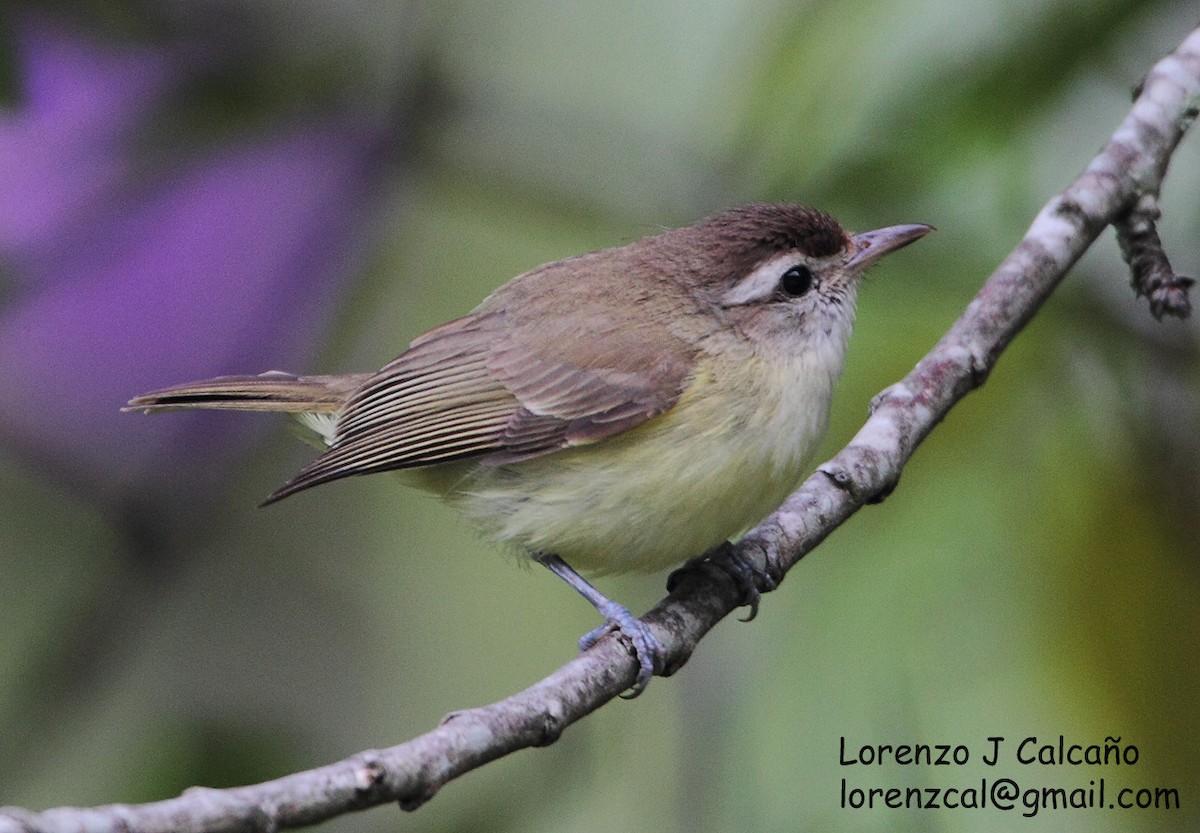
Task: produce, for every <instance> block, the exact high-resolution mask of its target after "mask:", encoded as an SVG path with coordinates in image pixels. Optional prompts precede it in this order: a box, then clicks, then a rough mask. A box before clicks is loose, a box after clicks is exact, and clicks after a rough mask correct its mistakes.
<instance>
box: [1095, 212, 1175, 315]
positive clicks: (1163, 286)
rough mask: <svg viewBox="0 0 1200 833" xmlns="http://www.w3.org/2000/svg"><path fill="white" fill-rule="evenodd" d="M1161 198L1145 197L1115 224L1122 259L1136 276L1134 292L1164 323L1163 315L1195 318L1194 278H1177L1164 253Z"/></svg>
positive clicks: (1134, 277)
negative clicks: (1159, 222) (1190, 293)
mask: <svg viewBox="0 0 1200 833" xmlns="http://www.w3.org/2000/svg"><path fill="white" fill-rule="evenodd" d="M1159 214H1160V211H1159V208H1158V198H1157V197H1156V196H1155V195H1154V194H1143V195H1142V198H1141V199H1139V200H1138V201H1137V204H1135V205H1134V206H1133V207H1132V208H1131V209H1129V211H1128V212H1127V213H1126V214H1123V215H1122V216H1120V217H1118V218H1117V219H1116V220H1115V221H1114V222H1113V227H1114V228H1115V229H1116V230H1117V242H1119V243H1120V244H1121V255H1122V256H1123V257H1124V258H1125V262H1126V263H1128V264H1129V271H1130V272H1131V273H1132V275H1133V280H1132V283H1133V291H1134V292H1136V293H1137V294H1138V295H1145V296H1146V298H1148V299H1149V301H1150V314H1151V315H1153V316H1154V317H1155V318H1157V319H1158V320H1159V321H1161V320H1162V317H1163V316H1164V315H1174V316H1175V317H1177V318H1187V317H1188V316H1189V315H1191V314H1192V302H1191V301H1190V300H1189V299H1188V289H1189V288H1190V287H1191V285H1192V284H1194V283H1195V282H1196V281H1195V279H1194V278H1188V277H1184V276H1183V275H1177V274H1175V270H1174V269H1172V268H1171V262H1170V261H1169V260H1167V253H1166V252H1165V251H1163V245H1162V241H1161V240H1160V239H1159V238H1158V229H1157V228H1156V227H1155V223H1156V222H1157V220H1158V218H1159Z"/></svg>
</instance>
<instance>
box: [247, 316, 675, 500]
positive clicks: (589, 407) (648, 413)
mask: <svg viewBox="0 0 1200 833" xmlns="http://www.w3.org/2000/svg"><path fill="white" fill-rule="evenodd" d="M506 315H508V313H505V312H503V311H497V312H480V313H478V314H475V315H470V316H467V317H465V318H461V319H458V320H456V321H452V322H450V323H449V324H446V325H443V326H441V327H438V328H437V329H435V330H432V331H430V332H428V333H426V334H425V335H423V336H421V337H420V338H418V339H417V340H416V341H414V342H413V344H412V346H411V347H410V349H409V350H408V351H407V352H406V353H404V354H402V355H401V356H399V357H398V358H396V359H395V360H394V361H392V362H391V363H390V364H388V365H387V366H386V367H384V368H383V369H382V370H380V371H379V372H378V373H377V374H375V375H374V376H373V377H371V378H370V379H368V380H367V381H366V382H365V384H363V385H362V387H361V388H359V390H358V391H357V392H355V393H354V394H353V395H352V396H351V397H350V398H349V399H348V400H347V402H346V404H345V406H344V407H343V409H342V410H341V412H340V413H339V415H338V419H337V425H336V429H335V432H334V436H333V439H332V443H331V446H330V448H329V450H328V451H326V452H325V453H324V454H322V455H321V456H320V457H318V458H317V459H316V460H314V461H313V462H312V463H311V464H310V465H309V466H307V467H306V468H305V469H304V470H302V471H301V472H300V473H299V474H298V475H297V476H296V477H295V478H293V479H292V480H291V481H289V482H288V483H287V484H285V485H284V486H283V487H282V488H280V489H279V490H278V491H276V492H275V493H274V494H272V495H271V496H270V497H269V498H268V499H267V502H272V501H275V500H279V499H280V498H283V497H286V496H287V495H289V494H292V493H293V492H296V491H299V490H301V489H306V488H308V487H310V486H315V485H317V484H318V483H324V482H327V481H329V480H335V479H337V478H341V477H347V476H350V475H355V474H367V473H370V472H378V471H386V470H390V469H402V468H411V467H415V466H426V465H432V464H435V463H443V462H449V461H452V460H461V459H466V458H476V459H478V460H479V461H480V462H481V463H483V464H485V465H497V464H503V463H508V462H514V461H517V460H523V459H528V458H531V457H537V456H539V455H542V454H547V453H550V452H553V451H556V450H558V449H561V448H565V447H568V446H572V445H579V444H582V443H587V442H594V441H597V440H601V439H604V438H605V437H609V436H612V435H613V434H616V433H619V432H621V431H625V430H627V429H629V428H632V427H633V426H635V425H638V424H639V423H642V422H644V421H645V420H647V419H650V418H651V417H653V416H655V415H657V414H660V413H663V412H664V411H666V410H667V409H669V408H670V407H671V406H672V405H674V404H675V402H676V401H677V400H678V398H679V395H680V393H681V392H682V390H683V387H684V386H685V384H686V381H687V377H688V373H689V371H690V367H691V361H690V350H691V348H690V347H689V346H688V345H686V344H685V343H684V342H682V341H681V340H679V339H677V338H676V337H675V336H673V335H671V334H670V332H669V331H668V330H667V329H666V328H665V327H663V326H662V325H659V324H653V323H645V322H642V323H638V324H636V325H633V326H628V325H625V326H622V325H621V324H619V323H618V322H616V321H615V320H614V319H612V318H611V317H609V316H607V315H605V314H604V313H603V312H600V311H593V312H589V313H585V314H582V315H581V314H578V313H576V314H573V315H572V316H570V317H569V318H570V319H571V320H570V321H567V322H563V321H560V320H549V321H546V320H543V322H542V325H541V326H538V327H512V326H509V322H508V321H506ZM568 328H569V329H568ZM664 348H669V349H664Z"/></svg>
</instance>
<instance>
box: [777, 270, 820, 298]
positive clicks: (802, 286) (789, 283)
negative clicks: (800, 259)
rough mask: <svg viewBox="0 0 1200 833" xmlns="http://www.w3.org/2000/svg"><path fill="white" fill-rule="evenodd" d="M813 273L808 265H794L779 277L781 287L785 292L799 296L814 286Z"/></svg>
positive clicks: (794, 296)
mask: <svg viewBox="0 0 1200 833" xmlns="http://www.w3.org/2000/svg"><path fill="white" fill-rule="evenodd" d="M812 284H813V274H812V270H811V269H809V268H808V267H807V266H793V267H792V268H791V269H788V270H787V271H786V272H784V273H783V275H781V276H780V278H779V288H780V289H782V290H783V291H784V293H785V294H787V295H791V296H792V297H793V298H798V297H800V296H801V295H803V294H804V293H805V292H808V290H809V289H811V288H812Z"/></svg>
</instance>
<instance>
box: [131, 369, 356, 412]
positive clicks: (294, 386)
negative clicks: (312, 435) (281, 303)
mask: <svg viewBox="0 0 1200 833" xmlns="http://www.w3.org/2000/svg"><path fill="white" fill-rule="evenodd" d="M369 376H370V374H369V373H355V374H347V375H344V376H293V375H292V374H290V373H283V372H280V371H278V370H271V371H268V372H267V373H263V374H261V375H259V376H220V377H218V378H216V379H205V380H203V381H200V382H188V383H186V384H183V385H176V386H175V387H171V388H163V389H162V390H156V391H152V392H150V393H144V394H142V395H141V396H135V397H134V398H133V399H130V400H129V404H128V405H126V406H125V407H124V408H123V409H122V410H125V411H143V412H145V413H154V412H157V411H175V410H183V409H185V408H224V409H228V410H235V411H287V412H290V413H310V414H331V413H334V412H335V411H337V410H338V409H339V408H341V406H342V404H343V403H344V402H345V401H346V399H347V398H348V397H349V396H350V394H351V393H353V392H354V391H355V390H356V389H357V388H358V387H359V386H361V385H362V384H363V382H365V381H366V380H367V378H368V377H369Z"/></svg>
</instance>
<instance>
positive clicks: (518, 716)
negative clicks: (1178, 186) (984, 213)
mask: <svg viewBox="0 0 1200 833" xmlns="http://www.w3.org/2000/svg"><path fill="white" fill-rule="evenodd" d="M1198 106H1200V29H1198V30H1196V31H1194V32H1192V34H1191V35H1189V36H1188V38H1187V39H1186V40H1185V41H1184V42H1183V43H1182V44H1181V45H1180V46H1179V48H1178V49H1177V50H1176V51H1175V52H1174V53H1172V54H1171V55H1169V56H1168V57H1167V58H1165V59H1164V60H1162V61H1161V62H1160V63H1158V64H1157V65H1156V66H1155V67H1154V69H1152V70H1151V72H1150V73H1149V75H1148V76H1147V77H1146V80H1145V82H1144V84H1143V86H1142V90H1141V93H1140V94H1139V96H1138V98H1137V100H1136V102H1135V104H1134V107H1133V110H1132V111H1131V112H1130V114H1129V116H1128V117H1127V118H1126V119H1125V121H1124V122H1123V123H1122V124H1121V126H1120V128H1119V129H1118V130H1117V131H1116V133H1115V134H1114V135H1113V137H1112V139H1111V140H1110V142H1109V143H1108V145H1107V146H1106V147H1105V148H1104V150H1103V151H1102V152H1101V153H1100V154H1099V155H1097V156H1096V158H1095V159H1093V160H1092V162H1091V164H1089V165H1088V166H1087V168H1086V170H1085V171H1084V172H1083V174H1082V175H1081V176H1080V177H1079V178H1078V179H1077V180H1076V181H1075V182H1073V183H1071V185H1070V186H1068V187H1067V189H1066V190H1065V191H1063V192H1062V193H1060V194H1058V195H1057V196H1055V197H1054V198H1053V199H1051V200H1050V202H1049V203H1048V204H1047V205H1046V206H1045V207H1044V208H1043V209H1042V210H1041V212H1040V213H1039V214H1038V216H1037V218H1036V219H1035V220H1034V222H1033V224H1032V225H1031V226H1030V228H1029V230H1028V232H1026V234H1025V237H1024V239H1022V240H1021V242H1020V244H1019V245H1018V246H1017V248H1016V249H1015V250H1014V251H1013V252H1012V254H1010V255H1009V256H1008V257H1007V258H1006V259H1005V260H1004V262H1003V263H1001V264H1000V266H999V268H998V269H996V271H995V272H994V273H993V274H992V276H991V277H990V278H989V279H988V280H987V282H986V283H985V284H984V285H983V287H982V288H981V289H980V291H979V294H978V295H976V297H975V299H974V300H973V301H971V303H970V305H968V307H967V309H966V311H965V312H964V313H963V315H962V317H961V318H959V319H958V321H956V322H955V323H954V325H953V326H952V327H951V328H950V331H949V332H947V333H946V335H945V336H944V337H943V338H942V340H941V341H940V342H938V344H937V345H936V346H935V347H934V348H933V350H931V351H930V352H929V354H928V355H927V356H925V357H924V358H923V359H922V360H921V361H920V362H919V363H918V364H917V366H916V367H915V368H914V369H913V371H912V372H911V373H909V374H908V376H906V377H905V378H904V379H903V380H901V381H900V382H898V383H896V384H895V385H892V386H891V387H890V388H888V389H887V390H885V391H883V392H882V393H881V394H880V395H879V396H878V397H876V400H875V402H874V403H873V408H872V413H871V416H870V418H869V419H868V420H867V422H866V424H865V425H864V426H863V427H862V429H861V430H860V431H859V432H858V434H857V435H856V436H855V437H854V439H853V440H852V441H851V442H850V444H849V445H848V446H847V447H846V448H845V449H843V450H842V451H841V452H840V453H839V454H838V455H837V456H835V457H834V458H833V459H832V460H830V461H829V462H827V463H825V464H824V465H822V466H821V467H820V468H819V469H818V471H817V473H816V474H814V475H813V476H812V477H810V478H809V479H808V480H807V481H806V482H805V483H804V484H803V485H802V486H801V488H800V489H799V490H798V491H797V492H796V493H795V494H793V495H792V496H791V497H790V498H788V500H787V501H786V502H785V503H784V505H783V506H782V507H781V508H780V509H779V510H778V511H777V512H775V513H774V514H773V515H771V517H769V518H768V519H767V520H766V521H764V522H763V523H762V524H760V525H759V526H758V527H757V528H755V529H754V530H752V531H751V532H750V533H749V534H748V535H747V536H746V537H745V538H744V539H743V541H742V542H741V543H740V544H738V545H737V548H736V549H737V553H738V555H739V557H741V558H743V559H746V560H748V561H749V562H751V563H752V564H754V566H756V567H757V568H758V569H759V572H760V578H759V581H760V586H759V589H760V590H761V591H763V592H766V591H769V590H770V589H772V587H773V585H774V584H775V583H776V582H777V580H778V579H780V578H782V577H783V575H784V574H785V573H786V572H787V570H788V569H789V568H790V567H791V566H793V565H794V564H795V563H796V562H798V561H799V560H800V559H801V558H803V557H804V555H805V554H806V553H808V552H809V551H810V550H812V549H813V547H815V546H816V545H817V544H818V543H819V542H820V541H821V540H822V539H824V538H825V536H826V535H828V534H829V533H830V532H831V531H832V530H833V529H834V528H836V527H837V526H838V525H839V524H840V523H842V522H843V521H844V520H845V519H846V518H848V517H849V516H850V515H851V514H853V513H854V512H855V511H857V510H858V509H859V508H860V507H862V506H863V505H865V504H866V503H868V502H870V501H871V500H874V499H878V498H879V497H881V496H883V495H886V494H887V492H888V491H889V490H891V489H892V488H893V487H894V486H895V484H896V483H897V481H898V479H899V476H900V471H901V469H902V467H903V466H904V464H905V462H906V461H907V460H908V458H909V457H910V456H911V455H912V453H913V451H914V449H915V448H916V447H917V445H918V444H919V443H920V442H921V440H923V439H924V438H925V437H926V436H927V435H928V434H929V432H930V431H932V430H933V427H934V426H935V425H937V423H938V422H939V421H941V419H942V418H943V417H945V415H946V413H947V412H948V411H949V410H950V408H951V407H953V405H954V404H955V403H956V402H957V401H958V400H959V399H961V398H962V397H963V396H965V395H966V394H967V393H968V392H970V391H971V390H973V389H974V388H976V387H978V386H979V385H980V384H981V383H982V382H983V380H984V379H985V378H986V376H987V374H988V372H989V371H990V370H991V368H992V367H993V365H994V364H995V362H996V360H997V359H998V358H999V356H1000V354H1001V352H1003V350H1004V348H1005V347H1006V346H1007V345H1008V344H1009V343H1010V342H1011V341H1012V339H1013V338H1014V337H1015V336H1016V335H1017V333H1018V332H1020V330H1021V328H1022V327H1023V326H1024V325H1025V323H1026V322H1027V321H1029V319H1030V318H1031V317H1032V316H1033V315H1034V313H1035V312H1036V311H1037V310H1038V308H1039V307H1040V306H1041V304H1042V303H1043V302H1044V301H1045V299H1046V298H1047V297H1048V296H1049V294H1050V293H1051V292H1052V291H1053V289H1054V288H1055V286H1057V284H1058V282H1059V281H1060V280H1062V278H1063V276H1064V275H1065V274H1066V273H1067V271H1068V270H1069V269H1070V268H1071V266H1072V265H1073V264H1074V263H1075V261H1076V260H1078V259H1079V257H1080V256H1081V255H1082V254H1083V252H1084V251H1085V250H1086V249H1087V248H1088V246H1090V245H1091V243H1092V242H1093V241H1094V240H1095V239H1096V237H1097V236H1098V235H1099V234H1100V233H1101V232H1102V231H1103V230H1104V228H1105V227H1106V226H1108V225H1110V224H1118V226H1119V228H1123V229H1124V230H1123V231H1122V232H1121V234H1122V236H1123V239H1124V244H1123V245H1125V246H1126V251H1127V253H1128V252H1130V251H1132V252H1133V256H1131V257H1130V260H1131V265H1132V267H1133V269H1134V270H1135V272H1137V270H1138V269H1139V268H1142V267H1139V266H1138V262H1139V260H1140V259H1145V258H1146V257H1147V255H1146V252H1147V251H1151V252H1152V254H1151V255H1149V257H1151V259H1154V258H1157V257H1158V255H1157V254H1154V253H1153V252H1159V253H1160V252H1161V246H1158V245H1157V243H1154V244H1152V245H1149V246H1147V245H1146V244H1145V242H1144V241H1145V240H1147V237H1146V232H1145V231H1144V229H1143V230H1139V228H1138V227H1136V224H1137V223H1139V222H1142V221H1144V220H1145V218H1147V217H1150V218H1151V219H1153V216H1152V213H1153V212H1150V211H1148V206H1152V205H1153V200H1154V199H1155V198H1156V196H1157V194H1158V192H1159V189H1160V186H1161V182H1162V178H1163V176H1164V175H1165V171H1166V168H1167V162H1168V161H1169V159H1170V157H1171V154H1172V152H1173V151H1174V149H1175V147H1176V145H1177V144H1178V143H1179V141H1180V139H1181V138H1182V136H1183V133H1184V131H1185V130H1186V129H1187V127H1188V126H1189V125H1190V123H1191V121H1192V119H1193V118H1194V117H1195V115H1196V112H1197V109H1198ZM1146 199H1149V200H1151V202H1149V203H1147V202H1144V200H1146ZM1131 223H1132V224H1133V225H1131ZM1150 234H1153V223H1151V226H1150ZM1131 240H1132V241H1134V242H1133V245H1132V246H1130V245H1129V244H1130V241H1131ZM1139 240H1140V241H1142V242H1140V243H1139V242H1138V241H1139ZM1139 246H1141V248H1139ZM1127 256H1129V255H1128V254H1127ZM1160 264H1161V266H1162V267H1164V268H1166V270H1167V273H1170V270H1169V267H1165V256H1164V257H1163V258H1162V260H1161V262H1160ZM1154 269H1159V271H1158V272H1157V274H1159V275H1160V276H1161V275H1162V274H1164V273H1163V272H1162V271H1161V269H1160V268H1159V267H1155V266H1151V267H1150V271H1151V272H1153V270H1154ZM1170 274H1173V273H1170ZM1135 280H1137V279H1136V278H1135ZM1183 280H1184V281H1186V279H1183ZM1170 285H1171V282H1170V281H1169V280H1161V279H1160V280H1159V283H1158V285H1157V286H1156V285H1154V284H1152V283H1144V282H1139V283H1138V289H1139V291H1142V292H1143V293H1145V294H1149V295H1150V296H1151V301H1152V303H1157V304H1160V305H1161V309H1162V311H1163V312H1168V313H1172V314H1178V313H1177V311H1179V310H1182V309H1183V308H1184V307H1183V303H1185V302H1186V297H1184V299H1183V302H1180V301H1179V300H1178V295H1179V293H1182V291H1183V290H1184V289H1185V288H1186V287H1185V286H1184V285H1183V284H1182V283H1180V281H1179V280H1177V281H1176V282H1175V284H1174V288H1170ZM1164 286H1166V287H1168V289H1167V290H1166V295H1167V296H1169V297H1165V296H1164V297H1160V298H1159V299H1158V300H1157V301H1156V300H1155V293H1156V292H1159V290H1161V289H1162V287H1164ZM1160 295H1161V293H1160ZM719 557H724V556H718V558H719ZM732 572H734V573H736V572H737V571H736V570H734V571H732ZM730 574H731V571H730V570H725V569H720V568H719V566H718V565H716V564H711V563H701V564H700V565H698V566H697V567H696V568H695V569H692V570H688V571H685V572H684V573H682V574H681V575H680V579H679V580H678V582H676V584H675V585H674V589H673V590H672V592H671V594H670V595H669V596H668V597H667V598H666V599H665V600H663V601H662V602H661V603H660V604H659V605H658V606H657V607H655V608H654V610H652V611H650V613H649V614H647V616H646V621H647V622H648V623H649V624H650V625H651V627H652V628H653V629H654V632H655V634H656V635H657V636H658V637H659V639H660V640H661V641H662V643H663V645H664V646H666V648H667V657H668V660H667V661H668V667H667V668H664V669H662V672H663V673H664V674H670V673H671V672H672V671H674V670H675V669H677V668H679V667H680V666H681V665H683V664H684V663H685V662H686V661H687V659H688V657H689V656H690V655H691V652H692V650H693V648H694V647H695V646H696V644H697V643H698V642H699V640H700V639H701V638H702V637H703V636H704V634H705V633H707V632H708V631H709V630H710V629H711V628H712V627H713V626H714V625H715V624H716V623H717V622H718V621H720V620H721V619H722V618H724V617H725V616H727V615H728V614H729V613H730V612H732V611H733V610H734V609H735V608H736V607H737V606H738V605H739V603H740V602H741V600H742V598H743V591H742V589H740V588H738V587H736V586H735V582H734V580H733V579H732V578H731V575H730ZM636 671H637V663H636V662H635V661H634V659H633V658H632V657H631V656H630V655H629V653H628V652H627V651H626V650H625V648H624V647H623V646H622V645H621V643H620V642H619V641H617V639H615V638H613V637H608V638H605V639H602V640H601V641H600V642H599V643H597V644H596V645H595V646H594V647H593V648H592V649H590V650H589V651H587V652H586V653H584V654H581V655H579V656H578V657H576V658H575V659H573V660H572V661H570V662H568V663H567V664H566V665H564V666H562V667H561V668H559V669H558V670H557V671H555V672H554V673H553V674H551V675H550V676H549V677H547V678H546V679H544V680H542V681H540V682H538V683H536V684H535V685H533V686H531V687H530V688H528V689H526V690H525V691H522V692H520V693H518V694H514V695H513V696H511V697H509V698H508V699H506V700H502V701H500V702H498V703H493V704H491V705H488V706H484V707H482V708H477V709H469V710H467V711H462V712H457V713H455V714H452V715H449V716H448V717H446V718H445V719H444V720H443V721H442V723H441V725H439V726H438V727H437V728H436V729H434V730H433V731H431V732H428V733H427V734H424V735H422V736H420V737H418V738H414V739H413V740H410V741H408V742H407V743H403V744H401V745H399V746H394V747H391V748H389V749H383V750H376V751H369V752H362V753H359V754H357V755H355V756H353V757H351V758H347V759H346V760H344V761H341V762H339V763H335V764H330V765H328V766H323V767H319V768H317V769H313V770H309V771H306V772H299V773H296V774H294V775H289V776H286V777H284V778H280V779H277V780H274V781H269V782H266V783H262V784H256V785H253V786H247V787H239V788H235V789H228V790H210V789H193V790H189V791H187V792H185V793H184V794H183V795H181V796H179V797H178V798H173V799H169V800H166V801H159V802H154V803H151V804H142V805H109V806H106V807H95V808H87V809H77V808H58V809H53V810H46V811H44V812H38V813H34V812H29V811H25V810H20V809H15V808H4V809H0V833H29V832H30V831H47V832H48V831H63V832H64V833H65V831H78V832H79V833H84V832H85V831H88V832H90V831H95V833H101V831H106V832H107V831H112V833H152V832H153V831H163V833H166V832H167V831H170V832H171V833H189V832H190V831H207V832H208V833H216V831H245V830H263V831H268V830H277V829H280V828H290V827H301V826H304V825H310V824H314V823H316V822H319V821H322V820H324V819H328V818H331V817H333V816H337V815H340V814H342V813H346V812H349V811H352V810H361V809H364V808H366V807H371V806H374V805H378V804H384V803H388V802H398V803H399V804H400V806H402V807H404V808H406V809H414V808H416V807H418V806H420V805H421V804H422V803H424V802H425V801H428V800H429V799H430V798H432V797H433V795H434V794H436V793H437V791H438V789H439V788H441V786H442V785H444V784H446V783H448V782H449V781H451V780H452V779H454V778H456V777H458V776H459V775H462V774H463V773H465V772H468V771H470V770H472V769H474V768H476V767H479V766H482V765H483V764H485V763H487V762H488V761H491V760H494V759H495V758H498V757H501V756H502V755H506V754H508V753H509V752H513V751H515V750H518V749H523V748H526V747H530V746H544V745H546V744H549V743H552V742H553V741H554V740H555V739H557V738H558V736H559V735H560V734H561V733H562V732H563V730H564V729H565V728H566V727H567V726H569V725H570V724H571V723H573V722H575V721H576V720H579V719H580V718H582V717H584V716H585V715H587V714H588V713H590V712H592V711H594V710H595V709H597V708H599V707H600V706H601V705H603V704H604V703H606V702H607V701H608V700H611V699H612V698H614V697H616V696H617V695H619V694H620V693H621V692H622V691H624V690H625V689H626V688H627V687H628V686H629V685H630V684H632V682H633V680H634V676H635V674H636Z"/></svg>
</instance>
